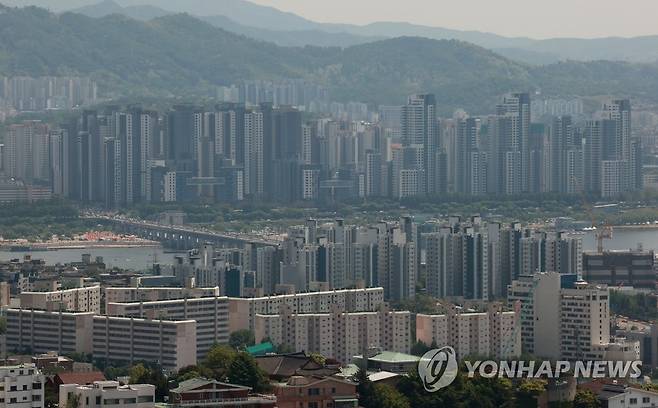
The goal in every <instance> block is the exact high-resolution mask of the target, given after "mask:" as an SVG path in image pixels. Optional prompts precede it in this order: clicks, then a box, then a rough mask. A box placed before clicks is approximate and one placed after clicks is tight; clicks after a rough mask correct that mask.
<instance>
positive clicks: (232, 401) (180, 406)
mask: <svg viewBox="0 0 658 408" xmlns="http://www.w3.org/2000/svg"><path fill="white" fill-rule="evenodd" d="M247 404H272V405H274V404H276V397H275V396H274V395H254V396H250V397H246V398H215V399H202V400H187V401H181V402H173V403H171V404H170V407H171V408H185V407H221V406H224V405H227V406H236V405H238V406H239V405H247Z"/></svg>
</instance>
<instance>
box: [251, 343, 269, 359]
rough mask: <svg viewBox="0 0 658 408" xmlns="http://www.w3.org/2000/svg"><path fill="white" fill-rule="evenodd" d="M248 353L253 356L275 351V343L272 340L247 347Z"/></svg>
mask: <svg viewBox="0 0 658 408" xmlns="http://www.w3.org/2000/svg"><path fill="white" fill-rule="evenodd" d="M247 353H249V354H251V355H252V356H263V355H265V354H268V353H274V344H272V343H270V342H266V343H260V344H256V345H254V346H250V347H247Z"/></svg>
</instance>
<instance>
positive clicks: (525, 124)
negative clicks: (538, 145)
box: [496, 93, 530, 192]
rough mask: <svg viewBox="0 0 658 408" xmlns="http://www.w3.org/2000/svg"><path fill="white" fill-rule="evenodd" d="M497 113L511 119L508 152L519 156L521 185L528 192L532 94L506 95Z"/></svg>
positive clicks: (497, 108)
mask: <svg viewBox="0 0 658 408" xmlns="http://www.w3.org/2000/svg"><path fill="white" fill-rule="evenodd" d="M496 113H497V114H498V115H500V116H506V117H509V118H510V119H511V122H512V123H511V125H512V126H511V129H510V135H509V137H510V140H509V143H510V144H509V150H508V153H513V154H512V155H513V156H516V155H517V154H518V156H519V159H520V163H519V166H518V167H519V170H520V173H519V181H520V185H519V187H520V189H521V190H520V191H523V192H527V191H529V190H530V178H529V172H530V95H529V94H527V93H513V94H510V95H507V96H505V97H504V98H503V101H502V103H501V104H500V105H498V106H497V107H496ZM506 156H510V155H509V154H507V155H506ZM514 167H517V166H514ZM514 188H516V186H515V187H514Z"/></svg>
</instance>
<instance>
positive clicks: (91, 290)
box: [20, 285, 101, 313]
mask: <svg viewBox="0 0 658 408" xmlns="http://www.w3.org/2000/svg"><path fill="white" fill-rule="evenodd" d="M20 300H21V307H22V308H24V309H40V310H49V311H58V310H63V311H67V312H93V313H100V312H101V287H100V285H94V286H89V287H82V288H73V289H64V290H57V291H50V292H22V293H21V294H20Z"/></svg>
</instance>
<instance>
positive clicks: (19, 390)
mask: <svg viewBox="0 0 658 408" xmlns="http://www.w3.org/2000/svg"><path fill="white" fill-rule="evenodd" d="M0 379H1V380H0V408H5V407H12V408H42V407H43V406H44V400H45V391H44V388H45V385H46V376H45V375H43V374H41V372H40V371H39V370H38V369H37V368H36V366H35V365H34V364H21V365H17V366H5V367H0Z"/></svg>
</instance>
